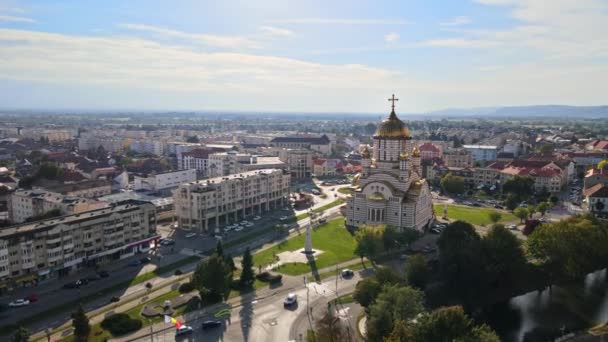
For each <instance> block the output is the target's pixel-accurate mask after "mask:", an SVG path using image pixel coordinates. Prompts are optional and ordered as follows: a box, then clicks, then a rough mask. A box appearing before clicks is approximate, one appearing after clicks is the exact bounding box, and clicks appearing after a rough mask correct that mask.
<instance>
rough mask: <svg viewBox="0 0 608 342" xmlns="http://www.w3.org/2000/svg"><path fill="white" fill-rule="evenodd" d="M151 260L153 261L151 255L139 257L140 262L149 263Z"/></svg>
mask: <svg viewBox="0 0 608 342" xmlns="http://www.w3.org/2000/svg"><path fill="white" fill-rule="evenodd" d="M151 261H152V259H151V258H150V257H143V258H141V259H139V262H141V263H142V264H147V263H149V262H151Z"/></svg>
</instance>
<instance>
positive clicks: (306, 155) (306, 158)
mask: <svg viewBox="0 0 608 342" xmlns="http://www.w3.org/2000/svg"><path fill="white" fill-rule="evenodd" d="M312 158H313V152H312V151H310V150H291V149H283V150H280V151H279V159H280V160H281V161H282V162H284V163H285V164H286V165H287V169H288V170H289V173H290V174H291V178H292V179H307V178H310V177H311V175H312V173H313V162H312Z"/></svg>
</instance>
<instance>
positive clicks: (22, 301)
mask: <svg viewBox="0 0 608 342" xmlns="http://www.w3.org/2000/svg"><path fill="white" fill-rule="evenodd" d="M26 305H30V301H29V300H27V299H16V300H14V301H12V302H10V303H8V306H10V307H11V308H18V307H20V306H26Z"/></svg>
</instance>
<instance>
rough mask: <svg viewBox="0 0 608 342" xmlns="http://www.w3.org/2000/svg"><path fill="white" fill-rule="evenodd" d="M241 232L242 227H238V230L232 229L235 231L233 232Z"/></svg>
mask: <svg viewBox="0 0 608 342" xmlns="http://www.w3.org/2000/svg"><path fill="white" fill-rule="evenodd" d="M242 230H243V227H238V228H235V229H234V231H235V232H240V231H242Z"/></svg>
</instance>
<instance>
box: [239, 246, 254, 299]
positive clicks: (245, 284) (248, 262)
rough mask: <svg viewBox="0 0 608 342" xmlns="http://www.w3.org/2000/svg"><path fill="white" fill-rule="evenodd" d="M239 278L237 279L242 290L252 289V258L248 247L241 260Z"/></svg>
mask: <svg viewBox="0 0 608 342" xmlns="http://www.w3.org/2000/svg"><path fill="white" fill-rule="evenodd" d="M241 270H242V271H241V278H240V279H239V281H240V284H241V287H242V288H246V289H249V288H252V287H253V283H254V282H255V274H254V271H253V258H252V257H251V252H250V251H249V247H247V248H246V249H245V252H244V253H243V258H242V259H241Z"/></svg>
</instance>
